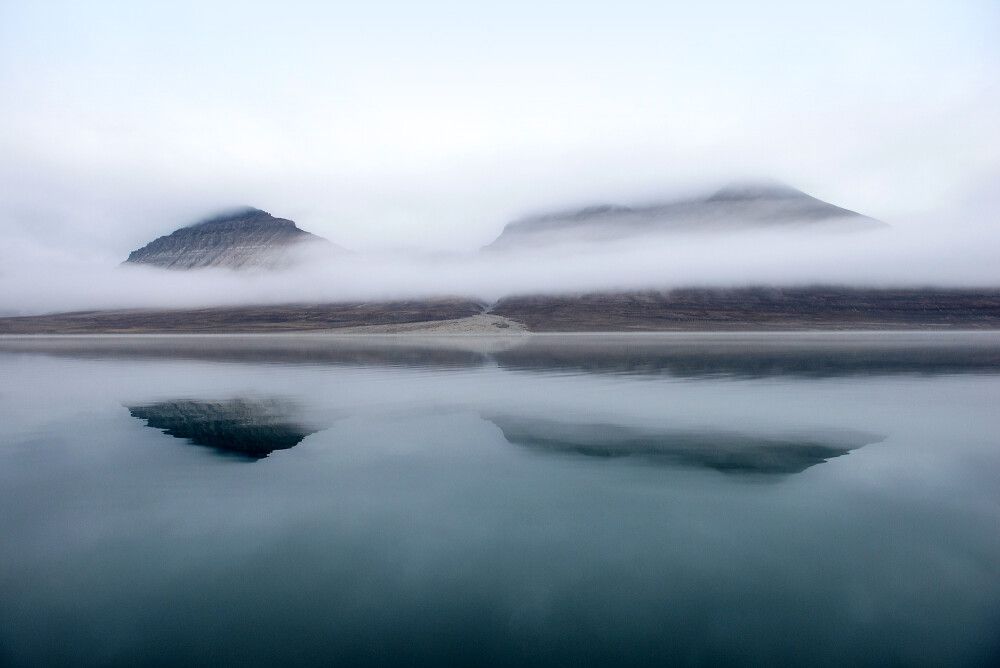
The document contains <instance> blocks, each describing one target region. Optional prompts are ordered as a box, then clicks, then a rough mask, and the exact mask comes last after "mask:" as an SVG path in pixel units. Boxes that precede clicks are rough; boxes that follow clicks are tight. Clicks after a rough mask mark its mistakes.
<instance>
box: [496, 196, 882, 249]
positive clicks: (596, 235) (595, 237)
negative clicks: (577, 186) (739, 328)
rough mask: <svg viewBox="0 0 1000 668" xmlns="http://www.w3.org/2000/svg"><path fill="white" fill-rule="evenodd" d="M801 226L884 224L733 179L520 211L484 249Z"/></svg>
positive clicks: (866, 227) (837, 228) (815, 200)
mask: <svg viewBox="0 0 1000 668" xmlns="http://www.w3.org/2000/svg"><path fill="white" fill-rule="evenodd" d="M802 226H824V228H825V229H829V231H840V230H874V229H879V228H885V227H888V226H887V225H886V224H885V223H883V222H882V221H879V220H876V219H874V218H871V217H869V216H865V215H863V214H861V213H858V212H856V211H852V210H850V209H846V208H843V207H840V206H837V205H835V204H831V203H829V202H825V201H823V200H820V199H818V198H816V197H813V196H811V195H808V194H806V193H804V192H802V191H800V190H797V189H795V188H792V187H791V186H788V185H785V184H781V183H772V182H736V183H732V184H729V185H727V186H724V187H722V188H719V189H717V190H715V191H712V192H710V193H708V194H705V195H701V196H696V197H686V198H676V199H670V200H661V201H654V202H650V203H645V204H637V205H622V204H617V203H600V204H593V205H589V206H586V207H582V208H574V209H563V210H557V211H551V212H543V213H540V214H535V215H530V216H525V217H523V218H518V219H516V220H514V221H511V222H510V223H508V224H507V225H506V226H505V227H504V228H503V230H502V231H501V233H500V235H499V236H498V237H497V238H496V239H495V240H494V241H493V242H491V243H490V244H488V245H486V246H484V250H488V251H493V250H507V249H514V248H517V247H518V246H524V245H531V246H537V245H551V244H555V243H574V242H588V241H614V240H618V239H624V238H629V237H636V236H643V235H649V234H664V233H681V232H683V233H691V232H727V231H738V230H748V229H774V228H797V227H802Z"/></svg>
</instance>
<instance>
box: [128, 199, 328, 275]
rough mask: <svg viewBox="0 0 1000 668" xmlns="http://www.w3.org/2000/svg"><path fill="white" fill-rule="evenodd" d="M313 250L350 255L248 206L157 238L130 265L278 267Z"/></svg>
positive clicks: (135, 254)
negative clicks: (313, 248)
mask: <svg viewBox="0 0 1000 668" xmlns="http://www.w3.org/2000/svg"><path fill="white" fill-rule="evenodd" d="M307 245H313V246H314V247H317V248H318V247H322V248H323V249H324V250H328V251H332V252H344V249H342V248H340V247H339V246H336V245H335V244H333V243H330V242H329V241H327V240H326V239H324V238H322V237H318V236H316V235H315V234H310V233H309V232H306V231H305V230H301V229H299V228H298V227H297V226H296V225H295V223H294V222H293V221H291V220H287V219H285V218H275V217H274V216H272V215H271V214H269V213H268V212H266V211H261V210H260V209H255V208H253V207H245V208H241V209H237V210H234V211H230V212H228V213H225V214H222V215H219V216H215V217H212V218H208V219H206V220H203V221H201V222H198V223H195V224H194V225H189V226H188V227H182V228H180V229H179V230H175V231H174V232H171V233H170V234H168V235H166V236H162V237H159V238H158V239H154V240H153V241H151V242H149V243H148V244H146V245H145V246H143V247H142V248H140V249H138V250H134V251H132V252H131V253H130V254H129V256H128V259H127V260H125V263H126V264H150V265H155V266H157V267H165V268H167V269H196V268H201V267H228V268H231V269H240V268H249V267H268V268H276V267H281V266H286V265H289V264H292V263H294V262H295V260H296V258H297V253H298V252H299V251H302V250H303V249H305V248H306V247H307Z"/></svg>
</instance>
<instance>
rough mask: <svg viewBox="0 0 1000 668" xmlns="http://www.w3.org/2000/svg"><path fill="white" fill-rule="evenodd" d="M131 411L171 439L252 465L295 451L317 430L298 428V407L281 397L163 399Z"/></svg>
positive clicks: (134, 415)
mask: <svg viewBox="0 0 1000 668" xmlns="http://www.w3.org/2000/svg"><path fill="white" fill-rule="evenodd" d="M128 410H129V413H131V414H132V417H134V418H138V419H140V420H145V422H146V425H147V426H149V427H152V428H153V429H160V430H162V431H163V433H165V434H167V435H168V436H173V437H174V438H180V439H186V440H188V441H189V442H190V443H192V444H194V445H201V446H205V447H208V448H213V449H214V450H216V451H217V452H219V453H224V454H233V455H238V456H240V457H242V458H244V459H248V460H251V461H253V460H258V459H262V458H264V457H267V456H268V455H269V454H271V453H272V452H274V451H275V450H287V449H288V448H293V447H295V446H296V445H298V444H299V443H300V442H301V441H302V439H304V438H305V437H306V436H308V435H309V434H312V433H314V432H315V431H316V430H315V429H309V428H307V427H305V426H303V425H301V424H298V423H297V421H295V420H294V418H293V414H294V407H292V406H290V405H287V404H286V403H284V402H281V401H279V400H276V399H272V400H258V399H231V400H227V401H192V400H179V401H164V402H160V403H156V404H152V405H149V406H131V407H129V409H128Z"/></svg>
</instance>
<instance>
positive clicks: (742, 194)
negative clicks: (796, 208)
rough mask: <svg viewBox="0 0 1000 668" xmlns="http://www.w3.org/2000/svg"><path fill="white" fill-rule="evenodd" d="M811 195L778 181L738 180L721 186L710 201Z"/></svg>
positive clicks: (710, 197)
mask: <svg viewBox="0 0 1000 668" xmlns="http://www.w3.org/2000/svg"><path fill="white" fill-rule="evenodd" d="M807 197H809V195H807V194H805V193H804V192H802V191H801V190H797V189H795V188H793V187H791V186H789V185H786V184H784V183H780V182H778V181H738V182H734V183H730V184H729V185H726V186H724V187H722V188H719V189H718V190H716V191H715V192H714V193H712V194H711V195H710V196H709V197H708V198H706V200H707V201H709V202H734V201H744V200H760V199H800V198H807Z"/></svg>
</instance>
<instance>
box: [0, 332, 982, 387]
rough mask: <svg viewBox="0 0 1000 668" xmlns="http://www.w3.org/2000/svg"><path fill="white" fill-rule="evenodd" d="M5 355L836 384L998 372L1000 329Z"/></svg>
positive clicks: (53, 349)
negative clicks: (782, 379)
mask: <svg viewBox="0 0 1000 668" xmlns="http://www.w3.org/2000/svg"><path fill="white" fill-rule="evenodd" d="M0 353H34V354H44V355H52V356H57V357H75V358H81V359H90V360H123V359H140V360H156V361H164V360H176V359H185V360H197V361H205V362H225V363H235V364H256V365H265V364H266V365H272V364H273V365H306V366H330V367H338V366H343V367H365V368H371V367H385V368H406V369H433V370H449V371H460V370H463V369H474V368H483V367H490V366H495V367H498V368H500V369H502V370H504V371H516V372H528V373H551V372H555V373H579V374H588V375H590V374H620V375H634V376H661V375H662V376H669V377H675V378H712V377H733V378H769V377H798V378H833V377H859V376H879V375H901V374H920V375H943V374H970V373H972V374H991V375H992V374H997V373H1000V335H998V334H997V333H994V332H977V333H965V334H962V333H958V334H952V333H942V332H937V333H932V332H892V333H864V332H852V333H847V334H843V333H842V334H837V333H824V334H786V335H775V334H762V333H745V334H677V335H668V334H664V335H616V334H609V335H601V334H592V335H590V334H588V335H578V336H564V335H551V336H549V335H545V336H537V337H536V336H525V337H508V338H496V337H479V338H476V337H465V338H463V337H453V338H448V337H439V338H437V339H434V338H420V337H412V338H405V337H399V338H395V339H391V338H390V339H385V338H364V337H353V338H351V337H335V336H325V335H288V336H268V335H247V336H236V335H234V336H226V337H219V336H211V335H206V336H183V337H160V336H148V337H128V336H121V337H114V336H108V337H59V338H46V337H8V338H5V337H0Z"/></svg>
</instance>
